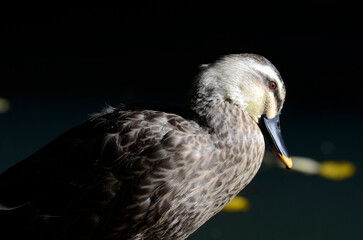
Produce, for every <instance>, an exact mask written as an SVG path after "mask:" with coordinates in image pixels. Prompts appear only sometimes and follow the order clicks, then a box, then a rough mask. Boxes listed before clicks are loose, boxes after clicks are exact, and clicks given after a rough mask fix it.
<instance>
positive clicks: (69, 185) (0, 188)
mask: <svg viewBox="0 0 363 240" xmlns="http://www.w3.org/2000/svg"><path fill="white" fill-rule="evenodd" d="M185 122H187V121H186V120H184V119H183V118H181V117H179V116H178V115H175V114H168V113H165V112H160V111H153V110H141V109H138V110H135V109H133V110H126V109H124V108H121V109H113V108H108V109H106V110H105V111H103V112H102V113H100V114H97V115H94V116H93V117H92V118H91V119H90V120H88V121H87V122H85V123H83V124H81V125H79V126H77V127H74V128H73V129H71V130H69V131H67V132H65V133H64V134H62V135H61V136H59V137H58V138H56V139H55V140H54V141H53V142H51V143H49V144H48V145H46V146H45V147H43V148H42V149H40V150H39V151H38V152H36V153H34V154H33V155H31V156H30V157H28V158H27V159H25V160H23V161H22V162H20V163H18V164H16V165H14V166H13V167H11V168H10V169H8V170H7V171H5V172H4V173H3V174H1V175H0V193H1V195H0V206H1V208H2V209H13V208H20V207H22V206H26V207H27V208H29V207H30V208H31V209H33V210H31V211H32V213H34V214H35V215H37V218H39V217H41V219H42V221H44V220H47V221H48V220H49V219H55V218H56V219H57V220H56V224H57V226H61V227H59V228H62V230H59V231H62V232H72V234H73V233H74V232H78V233H79V234H80V235H82V234H83V235H84V234H87V233H90V232H91V231H93V230H94V229H95V228H96V226H97V225H99V223H100V222H102V221H105V222H110V221H111V220H110V219H112V218H113V216H114V215H115V214H116V213H114V212H115V206H116V204H117V206H116V207H117V209H118V212H117V214H119V216H120V217H118V218H119V219H118V222H119V223H118V224H119V225H120V224H121V225H122V221H124V219H122V218H124V216H125V215H126V214H125V212H124V210H125V208H126V207H127V206H128V205H130V204H132V203H133V201H134V200H135V194H143V195H148V194H151V192H152V191H153V190H154V189H153V188H152V185H150V188H144V189H142V191H139V192H138V191H136V190H137V189H136V190H135V188H136V186H137V185H140V184H142V183H141V181H142V179H144V180H145V177H144V178H143V177H142V176H145V175H146V172H150V171H151V169H152V167H153V165H152V163H151V161H148V160H147V159H149V158H150V156H154V157H156V158H158V154H159V155H160V154H161V151H162V149H161V147H160V142H161V140H162V139H163V137H164V136H165V135H166V134H167V133H168V132H170V131H172V130H175V129H176V127H177V125H178V124H179V123H180V124H181V123H185ZM162 154H164V155H165V153H162ZM145 156H148V157H145ZM145 181H148V180H147V179H146V180H145ZM147 206H148V205H147V204H146V205H145V204H144V205H141V206H137V207H136V208H134V209H132V210H133V211H136V212H133V213H132V214H133V215H134V216H135V215H138V213H140V212H146V211H147ZM29 211H30V210H27V211H26V212H27V214H29ZM7 212H11V211H7ZM14 212H16V211H14ZM6 214H9V213H6ZM71 228H72V229H71ZM121 228H122V227H121ZM54 229H56V227H54V225H53V226H52V230H51V231H52V232H53V234H55V235H58V234H61V233H56V231H54ZM65 229H66V230H65ZM62 234H63V235H64V234H66V233H62Z"/></svg>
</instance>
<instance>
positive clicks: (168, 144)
mask: <svg viewBox="0 0 363 240" xmlns="http://www.w3.org/2000/svg"><path fill="white" fill-rule="evenodd" d="M285 96H286V89H285V85H284V82H283V80H282V78H281V75H280V73H279V72H278V70H277V69H276V67H275V66H274V65H273V64H272V63H271V62H270V61H269V60H267V59H266V58H265V57H263V56H261V55H257V54H251V53H243V54H230V55H225V56H222V57H220V58H219V59H218V60H216V61H215V62H213V63H211V64H204V65H202V66H201V67H200V72H199V74H198V75H197V76H196V78H195V80H194V82H193V84H192V87H191V91H190V103H189V104H188V107H186V110H185V109H182V110H181V109H176V108H169V107H166V106H161V107H155V106H154V107H150V106H147V105H146V106H142V105H121V106H119V107H110V106H108V107H106V108H105V109H103V110H102V111H101V112H99V113H96V114H93V115H92V116H91V117H90V118H89V119H88V120H87V121H85V122H84V123H81V124H80V125H78V126H75V127H73V128H71V129H70V130H68V131H66V132H65V133H63V134H62V135H60V136H59V137H57V138H56V139H55V140H53V141H52V142H50V143H49V144H47V145H46V146H44V147H43V148H41V149H39V150H38V151H36V152H35V153H34V154H32V155H31V156H29V157H28V158H26V159H24V160H22V161H20V162H19V163H17V164H15V165H14V166H12V167H10V168H9V169H7V170H6V171H5V172H3V173H2V174H1V175H0V219H1V221H2V224H3V223H4V224H5V223H6V224H7V226H8V227H6V229H9V231H11V234H12V236H15V235H16V234H18V233H22V234H24V235H25V236H27V237H28V238H29V237H30V236H31V237H34V238H37V239H130V240H146V239H154V240H155V239H174V240H181V239H186V238H187V237H188V236H189V235H190V234H192V233H193V232H194V231H196V230H197V229H198V228H199V227H200V226H202V225H203V224H204V223H205V222H206V221H207V220H208V219H210V218H211V217H212V216H214V215H215V214H217V213H218V212H220V211H221V210H222V209H223V208H224V207H225V206H226V205H227V204H228V203H229V202H230V201H231V200H232V199H233V198H234V197H235V196H236V195H237V194H238V193H239V192H240V191H241V190H242V189H243V188H244V187H245V186H247V185H248V184H249V183H250V182H251V180H252V179H253V177H254V176H255V175H256V173H257V172H258V170H259V168H260V166H261V163H262V159H263V156H264V152H265V141H264V136H265V137H266V139H267V141H268V142H269V144H270V146H271V149H272V151H273V153H274V154H275V156H276V158H277V159H279V160H280V161H281V162H282V163H283V164H284V165H285V166H286V168H291V167H292V161H291V158H290V156H289V154H288V151H287V148H286V145H285V143H284V140H283V138H282V135H281V128H280V113H281V110H282V107H283V104H284V101H285ZM11 219H14V221H11ZM3 226H4V225H3ZM4 229H5V228H4ZM11 229H15V230H11ZM13 239H14V238H13Z"/></svg>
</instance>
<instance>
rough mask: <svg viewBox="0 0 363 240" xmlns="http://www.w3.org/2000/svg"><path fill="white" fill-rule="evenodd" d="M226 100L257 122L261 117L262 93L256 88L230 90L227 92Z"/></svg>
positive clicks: (262, 107)
mask: <svg viewBox="0 0 363 240" xmlns="http://www.w3.org/2000/svg"><path fill="white" fill-rule="evenodd" d="M226 94H227V95H228V96H226V97H227V99H230V100H231V102H232V103H233V104H235V105H237V106H239V107H240V108H241V109H242V110H243V111H245V112H246V113H247V114H248V115H250V116H251V117H252V118H253V119H255V120H257V119H258V118H260V117H261V115H262V113H263V110H264V102H263V99H264V93H263V91H261V88H259V87H258V86H251V87H250V88H249V89H248V90H246V88H243V87H240V88H230V89H228V90H227V92H226Z"/></svg>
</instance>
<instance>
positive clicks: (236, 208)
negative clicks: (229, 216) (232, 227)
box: [222, 196, 250, 212]
mask: <svg viewBox="0 0 363 240" xmlns="http://www.w3.org/2000/svg"><path fill="white" fill-rule="evenodd" d="M249 209H250V202H249V201H248V200H247V199H246V198H244V197H241V196H236V197H234V198H233V199H232V200H231V201H230V202H229V203H228V204H227V206H225V207H224V208H223V209H222V211H225V212H241V211H248V210H249Z"/></svg>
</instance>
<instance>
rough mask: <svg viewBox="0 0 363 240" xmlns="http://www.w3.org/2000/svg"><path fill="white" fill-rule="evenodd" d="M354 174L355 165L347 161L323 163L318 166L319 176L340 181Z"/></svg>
mask: <svg viewBox="0 0 363 240" xmlns="http://www.w3.org/2000/svg"><path fill="white" fill-rule="evenodd" d="M355 172H356V168H355V165H354V164H353V163H352V162H349V161H325V162H322V163H321V164H320V171H319V174H320V176H322V177H324V178H328V179H331V180H336V181H341V180H344V179H347V178H350V177H352V176H353V175H354V174H355Z"/></svg>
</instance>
